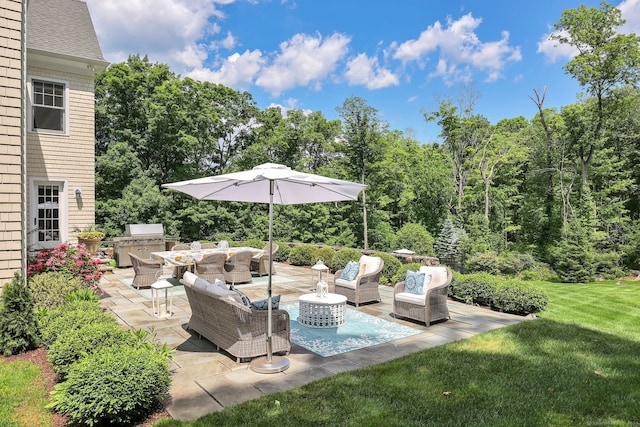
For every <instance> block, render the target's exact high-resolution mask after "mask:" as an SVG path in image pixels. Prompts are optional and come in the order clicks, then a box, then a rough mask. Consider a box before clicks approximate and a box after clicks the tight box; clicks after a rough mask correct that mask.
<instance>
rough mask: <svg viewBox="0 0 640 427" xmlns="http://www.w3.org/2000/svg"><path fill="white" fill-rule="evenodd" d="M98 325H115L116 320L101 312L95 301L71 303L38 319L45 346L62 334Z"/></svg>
mask: <svg viewBox="0 0 640 427" xmlns="http://www.w3.org/2000/svg"><path fill="white" fill-rule="evenodd" d="M98 323H112V324H115V323H116V319H114V318H113V317H111V316H109V315H107V314H106V313H105V312H104V311H102V308H100V304H99V303H98V302H97V301H72V302H69V303H67V304H65V305H62V306H60V307H58V308H56V309H54V310H50V311H47V312H46V313H45V314H44V315H43V316H41V317H40V319H39V325H40V336H41V337H42V341H43V342H44V343H45V344H46V345H51V344H53V343H54V342H55V341H56V339H57V338H58V335H60V334H61V333H63V332H66V331H70V330H76V329H80V328H82V327H83V326H84V325H87V324H94V325H95V324H98Z"/></svg>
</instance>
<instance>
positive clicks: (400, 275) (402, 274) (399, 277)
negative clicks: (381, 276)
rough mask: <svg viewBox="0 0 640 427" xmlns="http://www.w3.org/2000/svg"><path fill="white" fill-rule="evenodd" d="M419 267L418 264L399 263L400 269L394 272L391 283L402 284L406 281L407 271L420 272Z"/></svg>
mask: <svg viewBox="0 0 640 427" xmlns="http://www.w3.org/2000/svg"><path fill="white" fill-rule="evenodd" d="M420 267H422V264H421V263H419V262H411V263H408V264H402V263H400V268H398V271H396V274H394V275H393V277H391V283H392V284H394V285H395V284H396V283H398V282H404V279H406V277H407V271H408V270H411V271H418V270H420Z"/></svg>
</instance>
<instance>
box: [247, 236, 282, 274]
mask: <svg viewBox="0 0 640 427" xmlns="http://www.w3.org/2000/svg"><path fill="white" fill-rule="evenodd" d="M272 246H273V251H272V252H271V256H273V254H275V253H276V252H278V249H280V246H278V244H277V243H272ZM262 251H263V253H262V254H261V255H260V254H258V255H255V256H254V257H252V258H251V267H250V268H251V271H257V272H258V276H266V275H267V274H269V258H270V257H269V245H268V244H267V245H266V246H265V247H264V249H263V250H262ZM275 272H276V270H275V268H273V270H272V272H271V273H272V274H275Z"/></svg>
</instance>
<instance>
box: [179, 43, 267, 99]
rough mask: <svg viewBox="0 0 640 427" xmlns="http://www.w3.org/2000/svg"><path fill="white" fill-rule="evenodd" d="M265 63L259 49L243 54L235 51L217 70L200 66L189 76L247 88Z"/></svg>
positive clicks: (240, 88)
mask: <svg viewBox="0 0 640 427" xmlns="http://www.w3.org/2000/svg"><path fill="white" fill-rule="evenodd" d="M264 64H265V59H264V58H263V57H262V52H260V51H259V50H257V49H256V50H253V51H248V50H247V51H245V52H244V53H243V54H242V55H241V54H239V53H234V54H233V55H231V56H229V57H228V58H226V59H225V60H224V62H223V63H222V65H221V66H220V68H219V69H218V70H217V71H213V70H210V69H208V68H198V69H194V70H193V71H191V72H190V73H188V76H189V77H191V78H193V79H196V80H205V81H210V82H213V83H219V84H223V85H225V86H229V87H232V88H234V89H237V90H247V89H248V88H249V87H250V86H251V84H252V83H253V80H254V78H255V77H256V75H258V73H259V72H260V70H261V69H262V67H263V66H264Z"/></svg>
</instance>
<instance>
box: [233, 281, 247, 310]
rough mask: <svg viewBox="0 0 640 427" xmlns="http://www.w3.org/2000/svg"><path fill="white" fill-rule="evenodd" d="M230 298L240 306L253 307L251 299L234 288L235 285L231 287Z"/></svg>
mask: <svg viewBox="0 0 640 427" xmlns="http://www.w3.org/2000/svg"><path fill="white" fill-rule="evenodd" d="M229 297H231V299H233V300H234V301H235V302H237V303H238V304H240V305H244V306H245V307H251V300H250V299H249V297H248V296H246V295H245V294H243V293H242V292H240V291H239V290H237V289H236V288H234V287H233V285H231V286H230V287H229Z"/></svg>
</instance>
